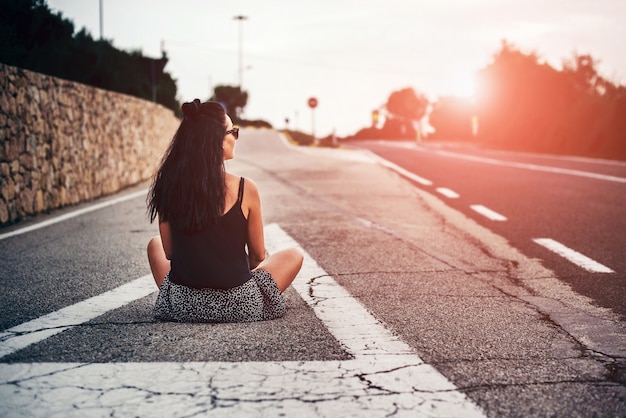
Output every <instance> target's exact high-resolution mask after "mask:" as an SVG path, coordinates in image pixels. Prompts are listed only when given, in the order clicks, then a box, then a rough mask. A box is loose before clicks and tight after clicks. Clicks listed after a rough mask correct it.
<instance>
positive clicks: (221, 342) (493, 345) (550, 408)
mask: <svg viewBox="0 0 626 418" xmlns="http://www.w3.org/2000/svg"><path fill="white" fill-rule="evenodd" d="M236 152H237V155H236V159H235V160H234V161H232V162H229V164H228V168H229V169H230V170H231V171H232V172H235V173H238V174H240V175H243V176H246V177H249V178H252V179H253V180H255V182H256V183H257V184H258V186H259V189H260V190H261V196H262V200H263V207H264V217H265V219H266V224H268V225H269V224H276V225H278V226H279V227H280V228H281V229H282V230H283V231H284V232H285V233H286V234H288V236H290V237H291V238H292V239H293V240H295V241H296V242H297V243H298V244H299V245H301V246H302V248H303V249H304V250H305V251H306V252H307V253H308V254H309V255H310V257H311V258H312V260H314V261H315V262H316V263H317V264H318V265H319V267H320V268H321V269H323V270H322V272H321V273H316V272H315V271H313V270H311V272H310V275H309V276H307V277H308V278H307V280H306V281H304V282H302V284H301V288H297V286H295V285H294V287H292V288H290V289H288V291H287V292H286V294H285V296H286V299H287V305H288V313H287V315H286V317H285V318H282V319H279V320H276V321H269V322H262V323H253V324H219V325H214V324H174V323H161V322H157V321H154V320H153V318H152V315H151V307H152V305H153V303H154V300H155V298H156V294H154V293H153V294H150V295H148V296H145V297H141V298H138V299H137V300H135V301H133V302H131V303H128V304H126V305H125V306H123V307H122V308H118V309H114V310H111V311H109V312H107V313H105V314H104V315H102V316H99V317H97V318H94V319H92V320H90V321H88V322H85V323H83V324H81V325H78V326H75V327H73V328H71V329H68V330H66V331H64V332H61V333H59V334H56V335H54V336H52V337H50V338H47V339H44V340H42V341H40V342H38V343H34V344H31V345H29V346H28V347H26V348H24V349H21V350H18V351H15V352H13V353H11V354H9V355H7V356H5V357H2V358H0V400H1V402H0V415H2V416H49V415H50V412H51V411H53V412H54V411H56V413H58V415H63V416H71V415H74V416H85V415H91V416H102V415H109V414H111V415H115V416H131V415H132V416H134V415H136V416H157V415H160V413H163V412H164V411H167V413H166V415H169V416H194V415H195V416H207V415H211V414H215V415H216V416H219V415H223V414H225V413H231V414H233V415H234V416H292V415H295V414H298V416H469V415H471V414H475V415H476V416H480V415H485V416H489V417H501V416H507V417H528V416H567V417H589V416H601V417H623V416H626V327H625V325H624V324H623V323H621V322H620V320H619V318H618V317H617V316H616V315H614V314H613V313H612V312H611V311H609V310H607V309H603V308H599V307H597V306H594V305H593V304H592V303H591V301H590V300H588V299H587V298H585V297H582V296H580V295H577V294H575V293H574V292H572V291H571V289H569V288H568V287H567V286H565V285H564V284H563V283H562V282H560V281H559V280H558V279H557V278H556V277H555V276H554V273H552V272H551V271H549V270H547V269H545V268H544V267H543V266H542V265H541V263H540V261H539V260H534V259H528V258H527V257H525V256H524V255H523V254H521V253H520V252H519V251H517V250H516V249H515V248H512V247H511V246H510V245H508V243H507V242H506V241H505V240H504V239H503V238H502V237H499V236H497V235H495V234H493V233H492V232H490V231H489V230H487V229H485V228H484V227H481V226H480V225H478V224H476V223H475V222H473V221H471V220H470V219H468V218H466V217H465V216H463V215H462V214H460V213H458V212H456V211H454V210H452V209H450V208H449V207H447V206H446V205H445V204H444V203H443V202H442V201H440V200H439V199H438V198H436V197H435V196H432V195H429V194H427V193H425V192H423V191H420V190H418V189H417V188H415V187H413V186H412V185H411V183H410V182H409V181H408V180H406V179H404V178H402V177H400V176H399V175H398V174H396V173H395V172H392V171H390V170H388V169H386V168H384V167H381V166H380V165H378V164H375V163H374V160H373V159H371V158H369V157H368V154H367V153H366V152H362V151H355V150H328V149H310V148H307V149H299V150H295V149H293V147H287V146H285V144H284V143H283V142H282V141H281V140H280V139H279V137H278V134H276V133H275V132H273V131H263V130H260V131H250V130H246V131H243V132H242V135H241V138H240V140H239V141H238V143H237V150H236ZM143 187H145V185H143ZM1 232H3V231H0V233H1ZM155 233H156V227H155V226H154V225H150V224H148V222H147V220H146V217H145V202H144V200H143V199H141V198H139V199H132V200H129V201H127V202H124V203H121V204H118V205H115V206H113V207H111V208H109V209H106V210H101V211H98V212H93V213H90V214H86V215H82V216H81V217H79V218H76V219H75V220H74V221H68V222H63V223H60V224H57V225H54V226H50V227H46V228H44V229H41V230H39V231H38V232H32V233H28V234H24V235H21V236H19V237H13V238H10V239H6V240H2V241H0V265H2V272H1V273H0V280H1V282H2V283H3V287H4V290H5V292H3V293H2V294H1V295H0V312H1V315H0V326H1V329H2V331H6V330H8V329H10V328H11V327H14V326H16V325H19V324H21V323H24V322H27V321H29V320H32V319H36V318H38V317H40V316H42V315H44V314H47V313H49V312H53V311H56V310H58V309H60V308H63V307H64V306H67V305H70V304H73V303H76V302H79V301H81V300H84V299H86V298H88V297H91V296H94V295H98V294H101V293H103V292H105V291H107V290H110V289H113V288H115V287H117V286H119V285H121V284H123V283H126V282H128V281H130V280H133V279H136V278H138V277H141V276H144V275H146V274H147V273H149V270H148V266H147V262H146V261H145V259H144V258H145V243H146V242H147V240H148V239H149V237H150V236H152V235H153V234H155ZM96 237H97V239H96ZM94 241H97V243H94ZM337 287H339V288H341V289H344V290H345V291H346V292H347V294H348V295H349V296H337V294H336V293H333V292H334V291H335V290H333V289H336V288H337ZM325 292H328V293H325ZM307 295H308V296H307ZM342 298H343V299H342ZM352 301H357V302H358V304H359V306H362V308H363V311H364V312H366V313H367V315H371V317H372V318H375V320H376V324H375V325H368V324H370V322H368V321H370V319H369V318H370V317H369V316H367V315H365V314H358V315H356V314H355V315H351V313H353V312H355V310H358V309H360V308H358V307H354V308H351V306H352V305H351V303H353V302H352ZM333 303H334V304H335V305H332V304H333ZM342 304H343V305H342ZM342 306H343V307H344V308H345V309H344V311H342V310H341V307H342ZM358 312H361V311H358ZM363 315H365V316H363ZM362 317H364V318H366V319H363V320H361V319H359V318H362ZM355 321H356V322H355ZM358 321H362V322H361V323H359V322H358ZM353 323H357V325H358V326H357V325H355V327H354V328H349V326H348V325H349V324H353ZM347 324H348V325H347ZM359 324H360V325H359ZM379 326H380V328H381V329H383V330H384V332H383V331H380V332H379V331H378V328H376V327H379ZM352 329H354V330H356V331H357V332H356V334H354V335H351V334H350V330H352ZM364 330H366V331H364ZM367 330H370V331H371V332H369V333H368V332H367ZM387 333H388V334H387ZM370 334H371V335H370ZM387 344H389V347H391V348H389V347H387ZM381 347H382V348H381ZM398 347H399V348H398ZM433 376H435V377H433ZM437 376H442V379H443V380H430V379H433V378H434V379H439V377H437ZM433 381H436V382H439V383H437V385H435V386H436V387H431V386H429V385H432V382H433ZM446 382H447V383H446ZM444 399H445V401H444ZM466 400H469V403H467V402H466ZM424 405H427V406H428V407H427V408H426V407H424ZM474 406H476V408H475V409H474Z"/></svg>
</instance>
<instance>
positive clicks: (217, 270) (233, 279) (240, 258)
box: [170, 177, 251, 289]
mask: <svg viewBox="0 0 626 418" xmlns="http://www.w3.org/2000/svg"><path fill="white" fill-rule="evenodd" d="M244 187H245V180H244V178H243V177H242V178H241V179H240V181H239V191H238V194H237V196H238V197H237V201H236V202H235V203H234V205H233V206H232V207H231V208H230V210H228V211H227V212H226V213H225V214H224V215H223V216H222V217H221V218H220V219H219V220H218V222H217V223H216V224H214V225H209V226H207V227H205V228H203V229H201V230H199V231H192V232H189V231H182V230H176V229H172V244H173V251H172V270H171V274H170V280H171V281H172V282H174V283H177V284H181V285H185V286H189V287H195V288H207V287H210V288H213V289H230V288H232V287H235V286H239V285H241V284H243V283H245V282H246V281H247V280H249V279H250V277H251V274H250V265H249V263H248V256H247V254H246V252H245V245H246V241H247V219H246V217H245V216H244V214H243V211H242V207H241V205H242V200H243V193H244Z"/></svg>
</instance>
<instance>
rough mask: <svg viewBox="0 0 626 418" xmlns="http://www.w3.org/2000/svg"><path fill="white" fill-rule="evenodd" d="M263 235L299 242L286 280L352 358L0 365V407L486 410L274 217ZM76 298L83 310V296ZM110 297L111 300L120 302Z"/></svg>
mask: <svg viewBox="0 0 626 418" xmlns="http://www.w3.org/2000/svg"><path fill="white" fill-rule="evenodd" d="M266 240H267V243H268V250H269V251H270V252H274V251H278V250H280V249H282V248H287V247H298V248H300V249H301V250H302V251H303V253H304V254H305V261H304V264H303V268H302V270H301V272H300V274H299V275H298V277H297V278H296V280H295V281H294V283H293V286H294V288H295V289H296V291H297V292H298V293H299V294H300V296H301V297H302V298H303V299H304V300H305V301H306V302H307V303H308V304H309V306H310V307H311V308H312V309H313V310H314V312H315V314H316V315H317V316H318V317H319V319H320V320H321V321H322V322H323V323H324V325H325V326H326V327H327V328H328V329H329V331H330V332H331V333H332V335H333V336H334V337H335V338H336V339H337V340H338V341H339V343H340V344H341V345H342V346H343V347H344V349H345V350H346V351H347V352H348V353H349V354H351V355H352V357H353V359H351V360H345V361H307V362H294V361H284V362H282V361H276V362H238V363H237V362H232V363H230V362H182V363H173V362H170V363H103V364H84V363H17V364H0V397H2V398H3V399H4V401H3V402H2V403H0V416H11V415H14V414H16V413H18V411H24V410H28V411H29V414H31V415H35V416H52V415H55V414H58V415H63V416H84V414H85V411H90V412H94V413H95V414H96V415H103V416H104V415H113V416H128V415H137V416H157V415H161V414H162V413H163V411H167V414H168V416H183V415H184V416H189V415H193V414H201V415H203V416H211V415H216V416H217V415H220V416H221V415H223V414H225V413H228V414H231V415H236V416H259V415H262V414H265V415H272V416H274V415H279V414H280V415H285V416H295V415H297V416H338V415H342V414H346V413H348V414H349V415H352V416H387V415H390V414H397V415H400V416H402V415H407V416H451V417H452V416H458V417H479V416H484V415H483V413H482V411H481V410H480V409H479V408H478V407H477V406H476V405H475V404H474V403H473V402H472V401H471V400H469V399H468V398H467V397H466V396H465V395H464V394H463V393H461V392H460V391H459V390H458V389H457V388H456V387H455V385H454V384H453V383H451V382H450V381H448V380H447V379H446V378H445V377H444V376H443V375H441V374H440V373H439V372H438V371H437V370H435V369H434V368H433V367H432V366H430V365H428V364H426V363H424V362H423V361H422V360H421V359H420V358H419V356H418V355H417V354H416V353H415V352H414V351H413V350H412V349H411V347H410V346H408V345H407V344H405V343H404V342H403V341H401V340H400V339H399V338H398V337H396V336H395V335H393V333H391V331H389V330H388V329H386V328H385V327H384V325H383V324H382V323H381V322H380V321H379V320H377V319H376V318H375V317H374V316H373V315H372V314H371V313H370V312H369V311H368V310H367V309H366V308H365V307H364V306H363V305H362V304H361V303H360V302H359V301H358V300H356V299H355V298H353V297H352V296H351V295H350V294H349V293H348V292H347V291H346V290H345V289H344V288H343V287H341V286H340V285H339V284H338V283H337V282H336V281H335V280H334V279H333V278H332V277H330V276H329V275H328V274H327V273H326V272H325V271H324V270H323V269H322V268H321V267H320V266H319V265H318V264H317V263H316V262H315V260H313V259H312V258H311V257H310V256H309V255H308V254H307V253H306V252H305V251H304V250H303V249H302V248H301V247H300V246H299V245H298V243H297V242H296V241H295V240H293V239H292V238H291V237H290V236H289V235H288V234H287V233H285V231H284V230H283V229H282V228H281V227H280V226H278V225H277V224H271V225H268V226H267V227H266ZM148 277H149V276H148ZM138 280H141V281H142V282H137V281H135V282H131V283H129V284H128V285H130V284H132V283H136V284H135V285H136V286H138V288H140V289H144V286H143V284H145V281H146V280H145V278H140V279H138ZM139 283H143V284H141V285H139ZM128 285H124V286H128ZM122 287H123V286H122ZM118 289H120V288H118ZM146 289H147V288H146ZM116 290H117V289H116ZM155 290H156V288H155V287H153V289H152V291H155ZM143 291H144V292H145V291H146V290H143ZM112 292H113V291H112ZM107 293H108V292H107ZM139 294H140V293H136V294H135V295H136V296H137V295H139ZM100 296H103V295H100ZM139 297H141V296H139ZM92 299H93V298H92ZM99 300H100V302H102V301H103V300H104V299H99ZM85 302H87V301H85ZM85 302H81V303H79V304H77V305H81V304H84V303H85ZM120 303H121V304H123V302H120ZM126 303H128V302H126ZM77 305H73V306H74V307H76V306H77ZM100 305H103V303H101V304H100ZM81 306H83V308H81V310H82V309H85V308H86V307H87V306H88V305H81ZM93 306H98V304H94V305H93ZM109 306H110V309H115V308H116V307H119V306H121V305H119V304H117V306H115V305H113V304H111V305H109ZM70 308H72V307H70ZM66 309H68V308H66ZM95 309H96V311H94V314H96V313H97V312H99V313H97V315H100V314H102V313H104V312H102V309H103V308H102V306H101V307H100V308H99V309H100V310H97V309H98V308H95ZM87 310H88V309H87ZM61 311H63V310H61ZM61 311H59V312H61ZM97 315H96V316H97ZM46 317H49V316H46ZM88 317H89V315H84V316H81V315H76V316H73V318H74V319H73V320H71V321H69V320H68V321H65V322H63V321H61V322H60V324H61V325H62V327H63V329H66V328H67V327H69V326H72V325H77V323H78V322H79V321H80V320H84V321H86V320H89V318H88ZM53 323H54V322H50V321H49V318H48V320H45V321H43V320H42V321H40V322H39V323H34V322H33V321H31V323H30V325H29V326H28V327H26V326H25V328H24V329H23V332H26V333H28V332H37V328H36V326H42V327H44V328H45V327H47V326H50V324H53ZM15 328H18V327H15ZM54 329H55V330H56V329H58V328H57V327H55V328H54ZM33 342H36V341H33ZM22 345H23V344H22ZM26 408H27V409H26ZM260 411H263V412H262V413H260Z"/></svg>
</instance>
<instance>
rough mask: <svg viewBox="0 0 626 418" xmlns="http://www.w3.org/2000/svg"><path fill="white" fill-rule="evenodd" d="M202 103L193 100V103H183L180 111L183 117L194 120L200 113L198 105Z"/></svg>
mask: <svg viewBox="0 0 626 418" xmlns="http://www.w3.org/2000/svg"><path fill="white" fill-rule="evenodd" d="M201 104H202V103H201V102H200V100H199V99H194V100H193V102H186V103H183V105H182V106H181V109H182V111H183V115H185V116H187V117H188V118H194V117H196V116H197V115H198V114H199V113H200V105H201Z"/></svg>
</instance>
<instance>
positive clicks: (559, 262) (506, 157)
mask: <svg viewBox="0 0 626 418" xmlns="http://www.w3.org/2000/svg"><path fill="white" fill-rule="evenodd" d="M358 145H359V146H361V147H364V148H367V149H369V150H371V151H373V152H375V153H377V154H378V155H380V156H381V157H383V158H385V159H387V160H389V161H391V162H393V163H395V164H398V165H399V166H401V167H403V168H405V169H407V170H409V171H411V172H412V173H414V174H416V175H418V176H420V177H422V178H424V179H427V180H430V181H431V182H432V184H431V185H424V184H419V183H415V184H416V186H417V187H421V188H423V189H424V190H427V191H429V192H431V193H434V194H437V195H438V196H440V197H441V198H442V199H444V200H445V202H446V204H447V205H450V206H451V207H453V208H455V209H457V210H459V211H461V212H463V213H464V214H465V215H467V216H468V217H470V218H472V219H474V220H475V221H477V222H479V223H480V224H481V225H484V226H485V227H487V228H489V229H490V230H492V231H494V232H495V233H497V234H499V235H502V236H503V237H505V238H506V239H507V240H508V241H509V242H510V243H511V245H512V246H514V247H516V248H518V249H520V250H521V251H522V252H523V253H524V254H526V255H527V256H528V257H533V258H538V259H540V260H542V263H543V264H544V265H545V266H546V267H548V268H549V269H551V270H553V271H555V272H556V273H557V276H558V277H559V279H560V280H563V281H564V282H565V283H567V284H568V285H570V286H571V287H572V289H574V290H575V291H576V292H578V293H581V294H583V295H586V296H589V297H590V298H592V299H593V300H594V301H595V302H596V303H597V304H598V305H599V306H603V307H606V308H610V309H612V310H614V311H615V312H616V313H619V314H620V315H621V316H622V318H623V319H624V320H626V297H625V295H626V256H625V255H624V251H626V162H619V161H609V160H598V159H587V158H577V157H559V156H549V155H533V154H525V153H513V152H496V151H487V150H480V149H478V148H475V147H469V146H466V145H465V146H464V145H463V144H445V143H436V142H435V143H427V142H422V143H420V144H416V143H415V142H406V141H369V142H361V143H359V144H358ZM440 188H445V189H447V190H451V191H453V192H455V195H456V196H455V195H449V194H442V193H441V190H440ZM444 193H447V192H446V191H444ZM477 204H479V205H482V206H485V207H487V208H489V209H491V210H493V211H494V212H496V213H498V214H500V215H503V216H504V217H505V218H506V220H505V221H499V220H492V219H490V218H488V217H485V216H484V215H481V214H480V213H478V212H476V211H474V210H472V209H471V206H472V205H477ZM541 238H550V239H552V240H554V241H557V242H559V243H561V244H563V245H564V246H566V247H567V248H569V249H571V250H574V251H576V252H577V253H580V254H583V255H584V256H586V257H588V258H590V259H592V260H594V261H596V262H597V263H599V264H601V265H602V266H605V267H607V270H606V271H609V270H610V271H611V272H608V273H607V272H598V271H588V270H587V269H585V268H584V266H581V265H580V264H576V263H574V262H572V261H569V260H568V259H567V258H564V257H563V256H561V255H559V254H557V253H555V252H554V251H552V250H550V249H548V248H546V247H544V246H542V245H540V244H538V243H537V242H535V239H541Z"/></svg>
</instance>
